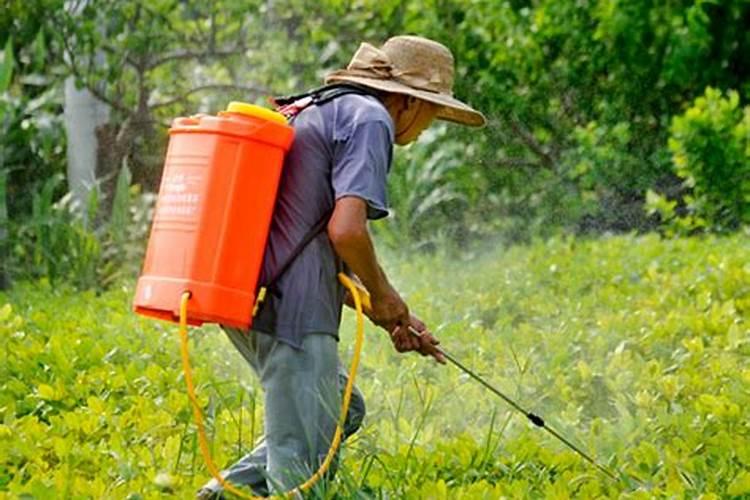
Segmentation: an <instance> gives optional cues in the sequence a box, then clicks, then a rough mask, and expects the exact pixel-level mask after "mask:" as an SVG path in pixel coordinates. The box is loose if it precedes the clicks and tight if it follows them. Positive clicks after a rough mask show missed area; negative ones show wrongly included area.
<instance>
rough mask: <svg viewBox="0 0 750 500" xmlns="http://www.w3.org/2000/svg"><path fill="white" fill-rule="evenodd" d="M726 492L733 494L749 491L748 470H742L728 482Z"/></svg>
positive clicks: (742, 493)
mask: <svg viewBox="0 0 750 500" xmlns="http://www.w3.org/2000/svg"><path fill="white" fill-rule="evenodd" d="M727 493H729V494H730V495H734V496H739V495H745V494H747V493H750V472H747V471H742V472H740V473H739V474H737V477H735V478H734V480H733V481H732V482H731V483H730V484H729V488H728V489H727Z"/></svg>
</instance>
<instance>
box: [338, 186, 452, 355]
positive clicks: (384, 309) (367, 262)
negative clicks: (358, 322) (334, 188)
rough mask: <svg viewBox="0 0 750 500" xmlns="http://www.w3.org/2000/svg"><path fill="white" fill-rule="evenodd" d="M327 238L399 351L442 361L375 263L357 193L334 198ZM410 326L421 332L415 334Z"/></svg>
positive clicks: (364, 205)
mask: <svg viewBox="0 0 750 500" xmlns="http://www.w3.org/2000/svg"><path fill="white" fill-rule="evenodd" d="M328 237H329V238H330V240H331V243H332V244H333V248H334V250H335V251H336V253H337V254H338V255H339V257H341V259H342V260H343V261H344V262H345V263H346V264H347V266H349V268H350V269H351V270H352V271H353V272H354V274H356V275H357V276H358V277H359V279H360V280H361V281H362V284H363V285H364V286H365V288H366V289H367V291H368V292H369V293H370V300H371V302H372V311H371V312H370V314H369V317H370V319H371V320H372V321H373V322H374V323H375V324H376V325H378V326H380V327H382V328H383V329H385V330H386V331H387V332H389V333H390V335H391V340H392V341H393V343H394V345H395V347H396V350H398V351H399V352H405V351H419V352H420V353H421V354H424V355H427V354H429V355H432V356H434V357H435V358H436V359H438V361H441V362H444V359H442V355H441V354H440V353H439V351H437V349H436V348H435V346H436V345H437V340H436V339H435V338H434V337H432V335H431V334H430V333H429V332H428V331H427V329H426V327H425V326H424V324H423V323H422V322H421V321H419V319H417V318H415V317H413V316H411V315H410V314H409V308H408V306H407V305H406V303H405V302H404V300H403V299H402V298H401V296H400V295H399V294H398V292H397V291H396V290H395V289H394V288H393V286H391V284H390V282H389V281H388V277H387V276H386V274H385V272H384V271H383V269H382V268H381V267H380V265H379V264H378V260H377V257H376V255H375V247H374V246H373V244H372V239H371V238H370V232H369V231H368V229H367V203H366V202H365V201H364V200H363V199H361V198H358V197H356V196H345V197H342V198H340V199H339V200H337V201H336V206H335V208H334V210H333V214H332V215H331V220H330V221H329V223H328ZM409 327H412V328H414V329H416V330H417V331H420V332H424V333H423V335H422V336H420V337H417V336H415V335H413V334H412V333H410V332H409Z"/></svg>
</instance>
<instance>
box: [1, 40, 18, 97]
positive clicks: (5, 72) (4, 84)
mask: <svg viewBox="0 0 750 500" xmlns="http://www.w3.org/2000/svg"><path fill="white" fill-rule="evenodd" d="M14 62H15V61H14V58H13V37H8V40H7V41H6V42H5V50H4V51H3V54H2V60H1V61H0V94H1V93H3V92H6V91H7V90H8V89H9V88H10V83H11V81H12V80H13V65H14Z"/></svg>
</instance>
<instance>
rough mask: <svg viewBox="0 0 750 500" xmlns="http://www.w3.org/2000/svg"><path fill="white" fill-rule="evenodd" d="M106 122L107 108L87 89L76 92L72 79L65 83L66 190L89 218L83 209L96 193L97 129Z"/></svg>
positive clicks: (75, 204)
mask: <svg viewBox="0 0 750 500" xmlns="http://www.w3.org/2000/svg"><path fill="white" fill-rule="evenodd" d="M108 121H109V106H107V105H106V104H104V103H102V102H101V101H99V100H98V99H96V98H95V97H94V96H93V95H92V94H91V92H89V91H88V90H87V89H85V88H83V89H77V88H76V86H75V79H74V78H72V77H70V78H68V79H67V80H65V131H66V133H67V136H68V189H69V190H70V192H71V193H72V194H73V200H74V207H75V208H76V209H77V210H79V213H80V214H81V215H82V216H83V217H84V220H86V218H87V217H88V215H89V214H87V210H86V206H87V202H88V199H89V196H90V193H91V190H92V189H96V188H97V186H96V184H97V176H96V163H97V150H98V140H97V134H96V129H97V127H99V126H100V125H102V124H104V123H107V122H108Z"/></svg>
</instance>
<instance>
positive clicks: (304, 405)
mask: <svg viewBox="0 0 750 500" xmlns="http://www.w3.org/2000/svg"><path fill="white" fill-rule="evenodd" d="M224 331H225V333H226V334H227V336H228V337H229V340H231V341H232V343H233V344H234V346H235V347H236V348H237V350H238V351H239V352H240V354H242V356H243V357H244V358H245V359H246V360H247V362H248V363H249V364H250V366H251V367H252V369H253V370H254V371H255V373H256V374H257V376H258V378H259V379H260V383H261V386H262V387H263V392H264V410H265V417H264V418H265V431H266V432H265V437H264V438H263V440H262V441H261V442H260V443H259V444H258V445H257V446H256V448H255V449H254V450H253V451H252V452H250V453H249V454H247V455H245V456H244V457H243V458H242V459H240V460H239V461H238V462H237V463H235V464H234V465H232V466H231V467H229V468H228V469H227V470H225V471H222V477H224V478H225V479H227V480H228V481H230V482H232V483H233V484H236V485H243V486H249V487H250V488H252V489H253V491H254V492H255V493H256V494H261V495H266V494H268V493H269V492H272V491H273V492H276V493H281V492H283V491H287V490H289V489H291V488H293V487H295V486H298V485H299V484H301V483H302V482H304V481H305V480H307V478H308V477H310V475H312V473H313V472H315V470H317V468H318V466H319V465H320V463H322V461H323V459H324V458H325V455H326V454H327V453H328V449H329V447H330V444H331V440H332V439H333V434H334V431H335V429H336V422H337V421H338V418H339V413H340V411H341V410H340V401H341V392H342V391H343V390H344V386H345V384H346V381H347V374H346V371H345V370H343V369H342V368H341V367H340V365H339V359H338V351H337V349H336V347H337V345H336V339H334V338H333V337H332V336H331V335H327V334H309V335H307V336H305V338H304V341H303V344H302V350H299V349H295V348H293V347H291V346H289V345H287V344H285V343H283V342H277V341H276V340H275V339H274V337H272V336H270V335H266V334H264V333H260V332H255V331H250V332H243V331H242V330H239V329H235V328H224ZM364 415H365V405H364V399H363V398H362V395H361V393H360V392H359V391H358V390H357V389H355V390H354V392H353V393H352V399H351V403H350V405H349V413H348V415H347V418H346V422H345V425H344V436H345V437H348V436H350V435H351V434H353V433H354V432H356V431H357V429H359V427H360V425H361V424H362V419H363V418H364ZM335 468H336V466H335V463H334V464H332V465H331V470H330V474H331V475H332V474H334V473H335ZM329 477H330V476H329ZM204 489H208V490H211V491H214V492H220V491H221V485H220V484H219V483H218V482H217V481H216V480H215V479H212V480H211V481H209V482H208V483H207V484H206V485H205V486H204Z"/></svg>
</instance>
